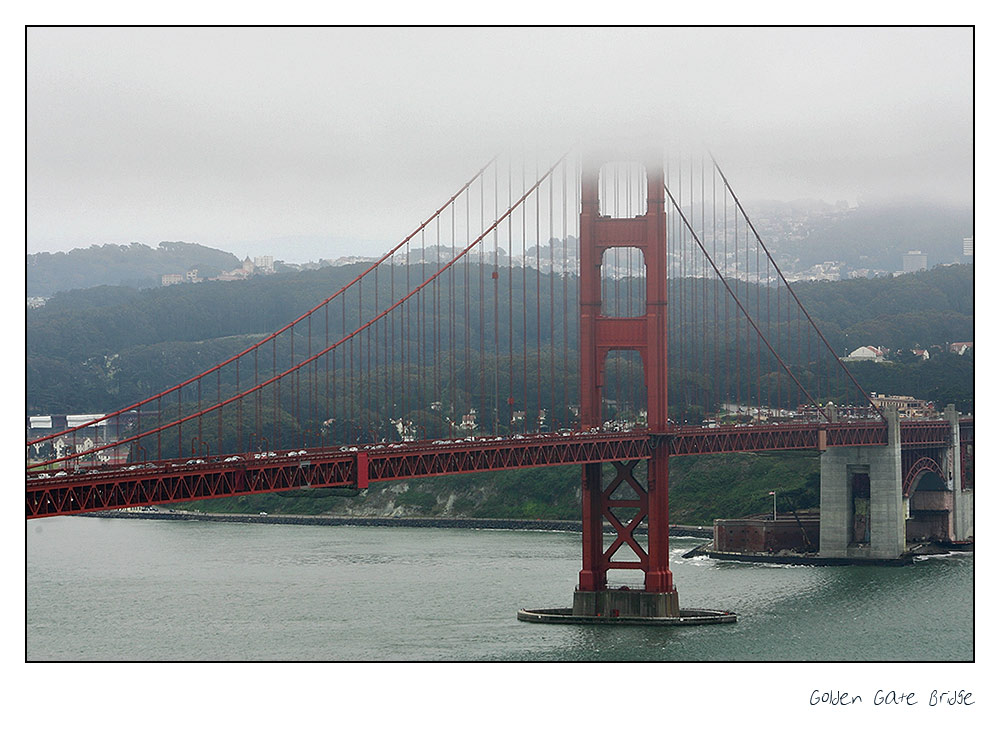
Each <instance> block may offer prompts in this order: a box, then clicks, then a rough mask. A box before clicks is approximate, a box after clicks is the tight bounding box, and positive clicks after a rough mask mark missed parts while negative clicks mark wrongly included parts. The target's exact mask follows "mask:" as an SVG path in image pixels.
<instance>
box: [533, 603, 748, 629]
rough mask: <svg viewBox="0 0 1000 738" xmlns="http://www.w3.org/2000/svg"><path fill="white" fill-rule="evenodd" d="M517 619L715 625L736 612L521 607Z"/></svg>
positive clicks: (730, 619) (731, 619)
mask: <svg viewBox="0 0 1000 738" xmlns="http://www.w3.org/2000/svg"><path fill="white" fill-rule="evenodd" d="M517 619H518V620H523V621H524V622H526V623H549V624H556V625H559V624H561V625H715V624H718V623H735V622H736V615H735V614H734V613H731V612H724V611H723V610H681V611H680V614H679V615H667V616H664V617H656V616H642V615H618V616H617V617H615V616H613V615H574V614H573V608H571V607H561V608H560V607H556V608H550V609H545V610H542V609H536V610H518V611H517Z"/></svg>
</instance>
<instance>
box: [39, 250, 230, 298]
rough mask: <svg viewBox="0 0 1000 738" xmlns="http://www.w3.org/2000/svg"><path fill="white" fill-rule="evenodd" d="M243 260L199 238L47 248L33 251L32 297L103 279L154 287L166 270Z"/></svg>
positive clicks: (207, 269) (214, 267)
mask: <svg viewBox="0 0 1000 738" xmlns="http://www.w3.org/2000/svg"><path fill="white" fill-rule="evenodd" d="M239 265H240V263H239V259H237V258H236V257H235V256H233V255H232V254H230V253H227V252H225V251H220V250H219V249H213V248H209V247H207V246H202V245H200V244H197V243H183V242H168V241H164V242H162V243H160V245H159V246H157V247H156V248H155V249H154V248H150V247H149V246H147V245H145V244H142V243H132V244H128V245H125V244H113V243H107V244H104V245H103V246H97V245H93V246H90V247H89V248H85V249H73V250H72V251H69V252H67V253H62V252H57V253H49V252H48V251H43V252H41V253H38V254H28V258H27V275H28V276H27V288H28V297H50V296H52V295H54V294H56V293H57V292H61V291H63V290H73V289H83V288H87V287H95V286H98V285H116V286H117V285H124V286H128V287H154V286H157V285H159V284H160V277H161V276H162V275H164V274H183V273H185V272H187V271H188V270H190V269H197V270H198V274H199V275H200V276H202V277H216V276H218V275H219V274H220V273H222V272H224V271H227V270H231V269H236V268H237V267H239Z"/></svg>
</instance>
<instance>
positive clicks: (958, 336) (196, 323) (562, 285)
mask: <svg viewBox="0 0 1000 738" xmlns="http://www.w3.org/2000/svg"><path fill="white" fill-rule="evenodd" d="M364 266H365V265H363V264H353V265H347V266H339V267H327V268H323V269H317V270H313V271H308V272H294V273H287V274H276V275H270V276H257V277H254V278H253V279H250V280H247V281H238V282H203V283H201V284H179V285H172V286H169V287H157V288H152V289H144V290H139V289H134V288H129V287H97V288H91V289H87V290H78V291H73V292H68V293H61V294H58V295H56V296H55V297H53V298H52V299H51V300H49V301H48V303H46V304H45V305H44V306H42V307H40V308H35V309H31V310H29V311H28V314H27V353H28V357H27V359H28V361H27V406H28V410H29V412H31V413H36V412H37V413H49V412H53V413H59V412H99V411H110V410H114V409H116V408H117V407H121V406H123V405H124V404H127V403H128V402H132V401H136V400H139V399H141V398H142V397H145V396H148V395H150V394H153V393H154V392H156V391H159V390H161V389H163V388H165V387H168V386H170V385H171V384H173V383H175V382H177V381H180V380H182V379H185V378H187V377H189V376H192V375H193V374H195V373H197V372H198V371H201V370H203V369H205V368H207V367H209V366H212V365H213V364H215V363H217V362H218V361H222V360H224V359H226V358H228V357H229V356H232V355H233V354H234V353H236V352H237V351H239V350H240V349H241V348H243V347H245V346H247V345H249V344H250V343H251V342H252V340H253V337H255V336H262V335H266V334H269V333H270V332H272V331H274V330H276V329H278V328H281V327H282V326H284V325H286V324H287V323H289V322H290V321H291V320H293V319H294V318H296V317H297V316H299V315H301V314H302V313H304V312H305V311H307V310H309V309H310V308H312V307H313V306H315V305H316V304H318V303H319V302H321V301H322V300H323V299H325V298H326V297H328V296H329V295H330V294H332V293H333V292H334V291H336V289H337V288H338V287H340V286H342V285H344V284H346V283H347V282H348V281H350V280H351V279H352V278H353V277H354V276H356V275H357V274H358V273H359V272H360V271H361V270H362V269H363V268H364ZM517 271H520V270H519V269H516V270H515V272H517ZM468 278H469V279H470V281H478V276H474V275H471V274H470V275H469V277H468ZM502 278H503V279H505V280H507V279H509V277H506V276H504V277H502ZM511 281H512V283H513V284H514V285H515V291H514V292H513V293H512V295H511V297H512V299H514V300H515V301H517V300H519V299H524V298H523V296H521V295H520V294H519V293H518V292H517V290H516V285H518V284H522V283H523V280H522V279H521V277H520V276H519V275H515V278H514V279H513V280H511ZM474 283H475V282H474ZM527 283H528V284H531V285H534V284H536V280H535V278H534V276H529V277H528V279H527ZM537 284H538V285H540V289H541V291H542V294H541V300H540V301H541V304H543V305H548V304H549V303H550V296H549V292H548V291H549V290H555V291H557V292H556V294H555V295H554V297H555V299H554V300H553V302H554V304H556V305H562V304H563V299H564V298H565V300H566V304H567V305H570V306H573V307H571V308H570V312H571V314H572V312H573V311H574V310H575V305H576V304H577V294H576V280H575V279H573V278H567V279H566V280H565V281H563V280H554V281H552V280H550V279H549V277H548V275H546V276H545V277H544V278H543V279H541V280H537ZM794 288H795V290H796V292H797V293H798V295H799V296H800V298H801V300H802V302H803V303H804V304H805V306H806V307H807V309H808V310H809V311H810V313H811V314H812V315H813V317H814V319H815V320H816V322H817V324H818V325H819V326H820V328H821V329H822V330H823V333H824V335H825V336H826V337H827V339H828V340H829V341H830V343H831V345H832V346H833V347H834V349H835V350H836V351H837V352H838V353H840V352H841V351H843V350H844V349H847V350H849V351H850V350H853V349H854V348H857V347H858V346H859V345H868V344H873V345H882V346H886V347H889V348H904V349H905V348H912V347H914V346H920V347H925V348H930V347H932V346H935V345H937V346H943V345H944V344H946V343H948V342H953V341H972V340H974V335H973V296H972V292H973V270H972V267H971V266H949V267H936V268H934V269H931V270H928V271H925V272H917V273H913V274H906V275H902V276H900V277H895V278H879V279H858V280H850V281H843V282H831V283H795V284H794ZM532 289H534V286H533V287H532ZM636 293H638V290H636ZM368 297H369V296H368V295H366V301H367V300H368ZM501 298H502V299H504V300H506V299H508V298H507V296H506V295H503V294H501ZM528 299H529V300H530V301H531V303H532V304H534V302H535V300H536V299H538V298H536V297H535V296H534V294H532V295H530V296H529V297H528ZM489 307H490V309H489V310H487V311H484V312H485V324H486V325H487V330H488V331H492V325H491V321H492V314H493V310H492V306H489ZM350 309H351V311H352V312H353V313H356V311H357V310H358V309H359V306H358V305H357V304H356V303H353V304H352V305H351V308H350ZM361 310H362V312H363V313H364V314H366V315H369V314H371V310H372V306H371V305H368V304H366V305H364V306H361ZM504 313H505V307H504V306H501V309H500V314H501V315H502V314H504ZM450 317H451V318H452V319H455V320H459V321H460V320H461V319H462V316H450ZM356 318H357V315H356V314H354V315H348V316H347V322H348V323H351V322H352V321H353V320H356ZM468 320H469V322H470V325H472V326H478V325H479V320H480V318H479V316H478V315H473V316H469V318H468ZM574 323H575V321H571V330H570V331H569V334H568V341H569V348H570V349H571V350H575V347H576V342H577V338H578V336H577V334H576V330H575V329H573V328H572V325H573V324H574ZM355 324H356V323H355ZM457 328H458V330H457V331H456V334H457V335H458V336H461V335H463V334H464V331H463V330H462V329H461V326H457ZM515 328H516V326H515ZM530 328H531V326H529V329H530ZM477 331H478V328H477ZM477 331H472V333H473V337H474V338H475V335H476V333H477ZM546 340H547V339H546V338H544V337H543V338H542V341H543V344H544V342H545V341H546ZM534 341H535V336H533V335H532V336H530V337H529V345H530V343H533V342H534ZM962 358H964V361H963V362H961V363H960V365H959V364H956V365H954V366H952V365H951V364H949V365H948V366H945V365H944V363H942V362H950V361H951V357H947V356H945V357H942V359H941V361H940V362H939V361H937V360H933V361H931V362H925V363H926V364H927V365H928V366H926V367H919V368H914V369H907V370H906V371H905V372H903V374H899V372H898V371H897V373H896V374H894V375H893V376H892V378H891V382H890V381H889V380H888V379H886V380H885V381H883V375H885V376H888V374H887V372H888V371H889V367H888V366H882V365H879V367H866V368H864V371H865V372H866V374H865V378H866V381H865V382H864V383H863V386H865V387H866V388H867V389H871V390H874V391H883V392H884V391H892V392H894V393H895V392H901V393H904V394H913V395H915V396H921V394H922V393H923V396H924V397H925V399H932V400H934V401H936V402H949V401H954V402H959V403H960V404H961V406H962V407H964V408H965V409H966V410H971V404H972V391H973V390H972V382H971V376H972V358H971V357H962ZM931 365H933V366H931ZM855 366H858V365H855ZM935 368H936V369H937V370H939V375H940V376H937V375H936V376H937V378H935V379H934V380H933V382H930V380H928V382H930V383H929V384H928V383H924V384H920V383H919V382H917V381H916V380H915V379H914V378H913V377H915V376H916V374H915V373H920V372H922V373H924V374H930V373H931V369H935ZM869 369H871V371H874V372H876V374H875V375H870V372H869V371H868V370H869ZM907 372H909V373H907ZM956 372H957V374H956ZM564 381H565V382H566V383H567V384H568V385H569V386H574V387H575V386H576V384H577V381H578V380H577V379H576V377H575V376H572V377H565V378H564ZM890 384H891V390H890ZM925 390H926V391H925Z"/></svg>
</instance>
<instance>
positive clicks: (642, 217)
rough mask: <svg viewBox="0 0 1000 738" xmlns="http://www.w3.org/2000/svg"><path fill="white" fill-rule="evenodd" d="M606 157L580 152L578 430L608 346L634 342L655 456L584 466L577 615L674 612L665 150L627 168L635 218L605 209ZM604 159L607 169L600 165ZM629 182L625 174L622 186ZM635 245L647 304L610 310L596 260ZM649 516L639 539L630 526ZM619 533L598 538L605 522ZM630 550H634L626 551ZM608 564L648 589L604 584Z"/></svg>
mask: <svg viewBox="0 0 1000 738" xmlns="http://www.w3.org/2000/svg"><path fill="white" fill-rule="evenodd" d="M610 163H611V162H610V161H609V157H607V156H604V157H602V156H591V157H589V158H587V159H585V161H584V163H583V168H582V172H581V214H580V382H581V387H580V421H581V428H582V430H589V429H592V428H600V427H601V424H602V405H603V403H602V389H603V386H604V378H605V365H606V362H607V359H608V354H609V353H610V352H612V351H637V352H638V354H639V356H640V358H641V361H642V368H643V378H644V383H645V386H646V407H647V412H648V427H649V431H650V433H651V434H652V435H653V439H654V442H653V444H652V445H653V449H652V455H651V457H650V458H649V459H647V460H646V469H647V474H646V483H645V485H643V484H642V483H641V482H640V481H639V480H638V479H637V478H636V476H635V475H634V474H633V472H634V470H635V468H636V466H637V463H638V462H637V461H631V462H617V461H616V462H612V464H613V466H612V468H613V469H614V475H613V478H612V479H610V480H607V481H606V480H605V479H604V477H603V475H602V468H603V465H602V464H599V463H598V464H585V465H584V466H583V485H582V489H583V568H582V569H581V571H580V579H579V584H578V587H577V590H576V593H575V595H574V601H573V611H574V614H575V615H597V614H609V615H610V614H612V613H614V614H619V615H622V616H626V615H636V616H638V615H647V616H648V615H653V616H677V615H679V609H678V604H677V592H676V590H675V589H674V585H673V577H672V575H671V573H670V567H669V540H668V539H669V536H668V533H667V530H668V525H667V523H668V521H667V464H668V459H669V454H668V448H667V445H666V443H657V442H656V436H657V434H663V433H665V432H666V430H667V229H666V211H665V205H664V203H665V197H664V174H663V160H662V155H660V156H655V155H651V154H647V155H646V156H645V157H644V158H643V159H642V160H641V161H640V162H638V163H639V164H641V165H642V166H641V167H636V168H634V169H627V170H626V171H629V172H630V173H631V172H633V171H634V172H638V175H637V176H638V177H644V178H645V189H646V209H645V212H644V213H641V214H638V215H635V216H633V217H612V216H609V215H603V214H602V203H601V193H602V189H603V191H604V192H608V191H610V189H611V188H609V187H604V188H602V171H603V176H605V177H611V176H614V177H618V171H619V170H618V168H617V167H615V168H613V169H612V167H610V166H608V165H609V164H610ZM602 166H603V170H602ZM630 184H631V183H628V182H626V183H625V186H626V187H627V186H629V185H630ZM621 248H634V249H637V250H638V251H639V252H641V254H642V258H643V260H644V262H645V271H646V300H645V313H644V314H641V315H637V316H634V317H631V316H630V317H621V316H608V315H606V314H605V313H604V311H603V309H602V308H603V306H604V300H603V296H602V294H601V267H602V264H603V263H604V262H605V255H606V252H608V251H609V250H611V249H621ZM643 519H645V520H646V523H647V530H648V542H647V545H646V547H645V548H643V547H642V545H641V544H640V543H639V542H638V541H637V540H636V538H635V532H636V528H637V527H638V525H639V523H640V522H641V521H642V520H643ZM605 522H608V523H610V524H611V525H612V526H613V528H614V531H615V540H614V541H613V542H612V543H611V545H610V546H608V547H605V545H604V524H605ZM630 552H631V555H630ZM611 569H640V570H642V572H643V573H644V575H645V591H639V590H637V591H634V592H633V591H628V590H608V588H607V585H608V580H607V574H608V571H609V570H611Z"/></svg>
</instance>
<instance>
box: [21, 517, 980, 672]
mask: <svg viewBox="0 0 1000 738" xmlns="http://www.w3.org/2000/svg"><path fill="white" fill-rule="evenodd" d="M26 525H27V529H26V536H27V547H26V555H27V566H26V577H27V580H26V598H27V600H26V659H27V660H28V661H144V662H145V661H281V662H284V661H336V662H342V661H352V662H353V661H372V662H381V661H425V662H426V661H463V662H466V661H477V662H478V661H515V662H527V661H687V662H696V661H799V662H811V661H883V662H899V661H904V662H905V661H971V660H973V658H974V650H973V562H974V556H973V554H971V553H955V554H951V555H948V556H942V557H927V558H923V559H919V560H917V561H916V563H915V564H913V565H912V566H905V567H879V566H850V567H810V566H790V565H771V564H751V563H740V562H722V561H715V560H711V559H707V558H692V559H685V558H682V554H683V553H684V552H686V551H688V550H690V549H691V548H693V547H694V546H696V545H698V544H700V543H703V542H704V541H703V540H701V539H695V538H680V537H675V538H673V539H672V543H671V564H670V566H671V570H672V571H673V572H674V581H675V584H676V586H677V589H678V592H679V595H680V603H681V607H682V608H686V609H688V608H690V609H695V608H709V609H721V610H729V611H732V612H735V613H737V615H738V616H739V620H738V622H737V623H735V624H727V625H711V626H699V627H645V626H644V627H622V626H619V627H607V626H595V625H548V624H535V623H525V622H520V621H518V620H517V619H516V617H515V615H516V612H517V610H518V609H519V608H522V607H527V608H550V607H569V606H571V603H572V594H573V588H574V586H575V583H576V579H577V574H578V571H579V568H580V534H579V533H568V532H540V531H513V530H475V529H441V528H378V527H362V526H358V527H354V526H308V525H278V524H255V523H221V522H212V521H169V520H162V521H161V520H129V519H104V518H93V517H61V518H51V519H43V520H29V521H27V523H26ZM629 575H632V576H633V577H634V573H632V572H626V573H624V574H622V575H621V577H622V581H621V584H635V583H637V582H636V581H634V580H633V581H631V582H630V581H629V579H628V577H629ZM612 584H617V582H615V581H614V580H613V581H612Z"/></svg>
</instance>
